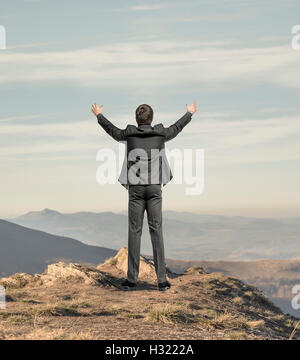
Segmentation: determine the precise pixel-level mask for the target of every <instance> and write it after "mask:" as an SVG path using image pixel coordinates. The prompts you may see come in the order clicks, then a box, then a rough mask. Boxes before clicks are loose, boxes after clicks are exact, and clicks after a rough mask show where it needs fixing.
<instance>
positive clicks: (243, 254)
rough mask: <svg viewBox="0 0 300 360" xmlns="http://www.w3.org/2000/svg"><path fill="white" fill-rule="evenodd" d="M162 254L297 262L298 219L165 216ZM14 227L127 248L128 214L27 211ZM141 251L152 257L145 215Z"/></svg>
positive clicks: (168, 213) (299, 256)
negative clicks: (20, 226) (164, 252)
mask: <svg viewBox="0 0 300 360" xmlns="http://www.w3.org/2000/svg"><path fill="white" fill-rule="evenodd" d="M163 218H164V227H163V229H164V242H165V248H166V255H167V256H168V257H169V258H174V259H178V260H206V261H216V260H226V261H241V260H245V261H249V260H262V259H280V260H285V259H300V246H299V243H300V219H298V218H287V219H263V218H252V217H242V216H220V215H201V214H194V213H188V212H175V211H165V212H164V213H163ZM7 220H9V221H11V222H14V223H16V224H19V225H23V226H26V227H29V228H33V229H38V230H42V231H46V232H49V233H51V234H54V235H59V236H67V237H71V238H74V239H77V240H80V241H81V242H83V243H85V244H88V245H94V246H103V247H107V248H112V249H116V250H117V249H119V248H121V247H122V246H124V245H126V243H127V223H128V220H127V215H126V213H112V212H100V213H93V212H77V213H71V214H64V213H60V212H58V211H55V210H50V209H44V210H42V211H35V212H29V213H27V214H25V215H22V216H19V217H17V218H13V219H7ZM141 251H142V252H143V253H145V254H147V253H152V247H151V241H150V238H149V232H148V229H147V221H146V216H145V219H144V231H143V237H142V245H141Z"/></svg>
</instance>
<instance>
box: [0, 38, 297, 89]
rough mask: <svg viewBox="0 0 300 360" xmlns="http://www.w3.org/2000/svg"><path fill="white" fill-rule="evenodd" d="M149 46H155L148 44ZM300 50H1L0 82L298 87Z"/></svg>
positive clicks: (192, 45) (176, 45) (167, 45)
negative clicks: (34, 51)
mask: <svg viewBox="0 0 300 360" xmlns="http://www.w3.org/2000/svg"><path fill="white" fill-rule="evenodd" d="M149 45H151V46H149ZM299 61H300V52H297V51H293V50H292V49H291V48H290V47H289V46H288V45H287V46H272V47H266V48H235V47H233V46H228V44H226V43H225V44H222V43H220V44H219V46H218V45H216V44H215V43H214V42H213V43H211V44H209V43H204V44H203V43H202V42H194V41H170V40H169V41H167V40H165V41H164V40H156V41H151V42H147V41H136V42H126V43H118V44H112V45H106V46H103V47H101V48H98V47H94V48H87V49H82V50H74V51H61V52H59V51H57V52H43V53H30V54H28V53H20V52H19V53H10V52H9V51H7V52H6V53H3V54H1V57H0V66H1V72H2V74H1V78H0V84H7V83H19V82H27V83H34V82H41V81H68V82H78V83H80V84H81V85H85V86H97V84H98V81H101V84H102V86H106V87H118V88H119V87H126V88H128V87H131V88H134V87H137V86H140V79H141V77H142V78H143V80H144V81H147V85H148V87H150V88H151V87H155V86H162V87H164V86H173V85H176V84H178V85H179V84H182V83H186V82H191V83H198V84H205V85H206V86H208V87H214V88H215V87H220V88H222V87H226V86H227V84H232V85H234V86H238V87H247V86H248V85H249V84H261V83H264V84H266V83H268V84H272V85H274V84H276V85H278V86H283V87H291V88H293V87H294V88H300V83H299V81H298V78H297V77H296V76H295V74H297V73H298V71H299Z"/></svg>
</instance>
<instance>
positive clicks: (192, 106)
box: [186, 102, 197, 114]
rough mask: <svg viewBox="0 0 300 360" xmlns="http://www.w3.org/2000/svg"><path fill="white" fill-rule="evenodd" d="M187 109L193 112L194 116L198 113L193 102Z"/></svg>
mask: <svg viewBox="0 0 300 360" xmlns="http://www.w3.org/2000/svg"><path fill="white" fill-rule="evenodd" d="M186 109H187V111H191V112H192V113H193V114H194V113H195V112H196V111H197V106H196V103H194V102H193V103H192V105H191V106H189V105H188V104H186Z"/></svg>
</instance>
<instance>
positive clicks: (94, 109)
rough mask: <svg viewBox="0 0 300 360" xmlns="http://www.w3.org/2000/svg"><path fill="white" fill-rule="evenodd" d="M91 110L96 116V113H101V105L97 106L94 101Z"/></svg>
mask: <svg viewBox="0 0 300 360" xmlns="http://www.w3.org/2000/svg"><path fill="white" fill-rule="evenodd" d="M91 111H92V113H93V114H94V115H95V116H97V115H99V114H102V111H103V105H101V106H98V105H97V104H96V103H94V104H93V105H92V108H91Z"/></svg>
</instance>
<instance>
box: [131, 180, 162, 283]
mask: <svg viewBox="0 0 300 360" xmlns="http://www.w3.org/2000/svg"><path fill="white" fill-rule="evenodd" d="M128 194H129V199H128V269H127V279H128V281H131V282H134V283H136V282H137V279H138V275H139V265H140V248H141V236H142V230H143V220H144V213H145V210H146V212H147V219H148V225H149V231H150V236H151V243H152V248H153V260H154V266H155V271H156V276H157V280H158V282H159V283H162V282H164V281H166V266H165V253H164V241H163V232H162V189H161V185H160V184H149V185H129V189H128Z"/></svg>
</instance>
